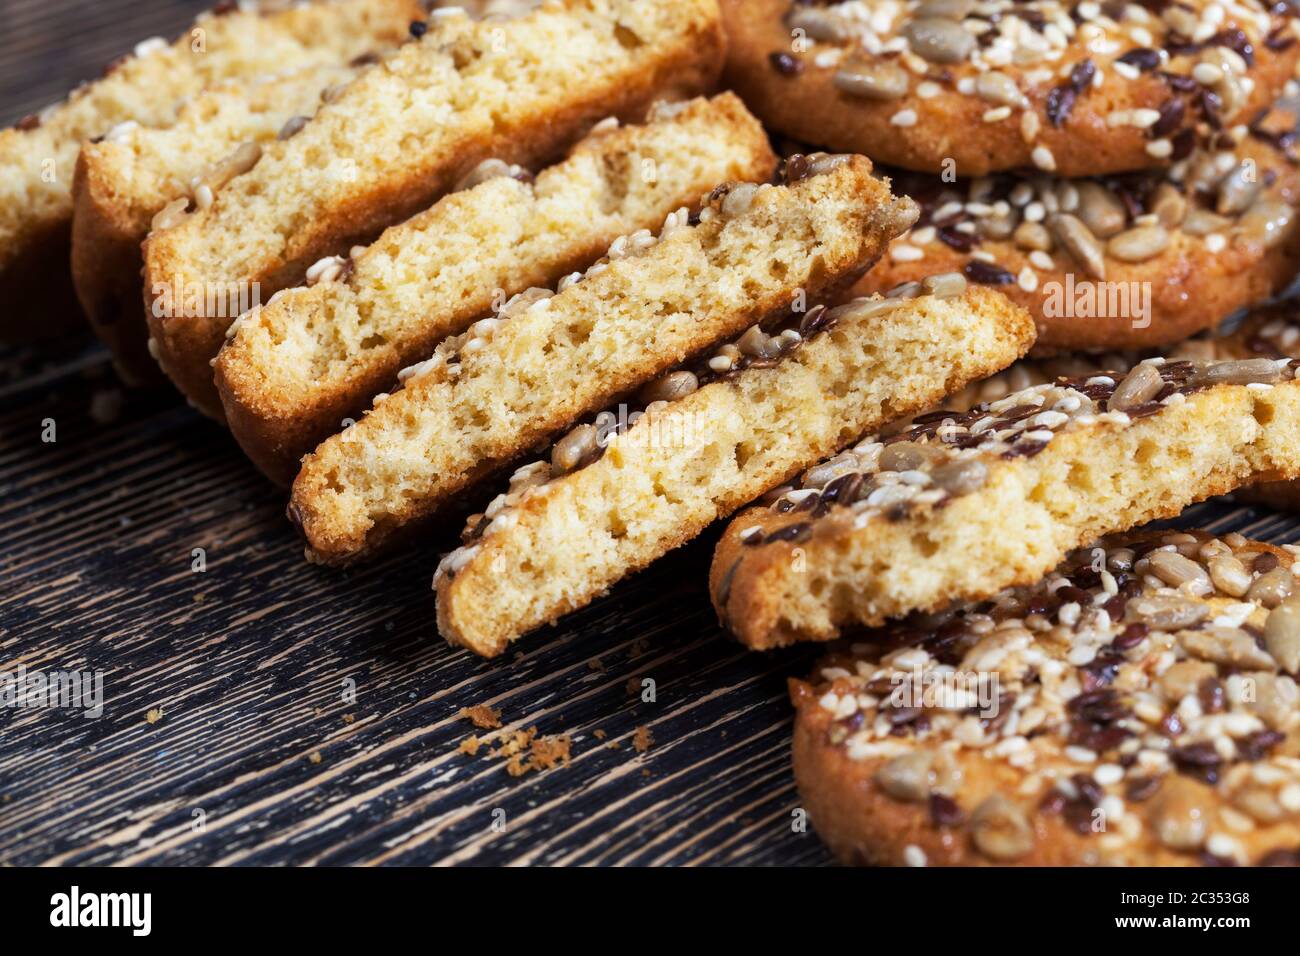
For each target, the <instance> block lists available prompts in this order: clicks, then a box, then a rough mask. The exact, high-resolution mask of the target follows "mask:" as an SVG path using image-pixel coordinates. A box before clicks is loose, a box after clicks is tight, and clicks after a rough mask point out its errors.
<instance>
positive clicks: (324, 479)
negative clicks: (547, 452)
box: [289, 156, 915, 564]
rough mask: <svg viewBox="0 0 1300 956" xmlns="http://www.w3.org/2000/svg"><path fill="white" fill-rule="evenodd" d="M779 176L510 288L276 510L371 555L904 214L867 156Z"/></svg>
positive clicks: (796, 296)
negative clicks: (494, 313) (549, 279)
mask: <svg viewBox="0 0 1300 956" xmlns="http://www.w3.org/2000/svg"><path fill="white" fill-rule="evenodd" d="M785 177H786V179H793V182H790V183H789V184H788V185H777V186H773V185H764V186H755V185H754V184H752V183H731V184H725V185H723V186H720V187H718V188H716V189H715V190H714V191H713V192H712V193H711V194H710V197H709V199H708V201H707V204H706V206H705V208H704V209H703V210H702V211H701V212H700V213H699V217H698V222H694V220H692V221H688V220H687V219H686V216H685V215H684V214H679V213H674V214H672V215H671V216H670V217H669V220H668V222H666V223H665V225H664V229H663V231H662V233H661V235H660V236H659V237H655V236H653V235H648V234H644V233H643V234H641V235H640V236H637V237H632V238H631V239H630V240H629V239H623V238H620V239H619V240H616V241H615V243H614V245H613V246H612V247H611V252H610V255H609V256H608V257H607V259H604V260H601V261H600V262H598V263H596V264H595V265H594V266H592V267H591V268H590V269H589V270H588V271H587V273H586V274H585V276H574V277H568V278H566V279H565V280H564V281H563V282H562V283H561V288H560V291H559V292H558V294H554V295H552V294H551V293H550V292H547V291H545V290H541V289H538V290H535V291H532V290H530V291H528V292H525V293H521V295H520V296H519V297H518V298H517V301H515V302H512V303H508V304H507V306H506V308H505V309H504V310H503V315H502V316H501V317H500V318H495V319H484V320H481V321H480V322H478V323H475V324H474V325H473V326H471V327H470V329H469V331H468V332H466V333H464V334H463V335H460V336H456V337H453V338H450V339H447V340H446V341H444V342H443V343H442V344H441V345H440V346H438V348H437V350H436V351H435V352H434V354H433V357H432V358H430V359H428V360H426V361H424V362H421V363H420V364H419V365H418V366H415V367H414V368H412V369H410V370H407V371H406V372H405V373H404V374H403V375H402V379H403V380H404V381H405V387H404V388H402V389H401V390H400V391H398V392H396V393H394V394H392V395H389V396H380V398H381V399H382V401H378V400H377V402H376V407H375V408H374V409H373V410H372V411H371V412H370V413H369V414H368V415H367V416H366V417H365V418H364V419H362V420H361V421H359V422H357V423H356V424H355V425H353V426H352V427H350V428H348V429H347V430H346V431H344V432H342V433H341V434H339V435H335V436H334V437H332V438H330V439H329V440H328V441H326V442H324V443H323V444H322V445H321V446H320V448H318V449H317V450H316V451H315V452H314V453H313V454H311V455H308V456H307V457H306V458H305V459H304V460H303V467H302V471H301V472H300V473H299V475H298V477H297V479H296V480H295V481H294V485H293V496H292V500H291V502H290V506H289V514H290V517H291V518H292V519H294V520H295V521H296V522H297V523H298V524H299V526H300V527H301V528H302V530H303V533H304V534H305V536H306V539H307V544H308V549H307V554H308V557H309V558H311V559H313V560H317V561H322V562H325V563H331V564H339V563H345V562H347V561H350V560H353V559H356V558H358V557H361V556H363V555H365V554H366V553H368V552H371V551H373V550H374V549H375V548H376V547H377V546H378V545H379V544H380V543H381V542H382V541H383V540H384V539H385V538H387V537H388V536H389V535H390V534H392V533H393V532H394V531H396V530H398V529H399V528H404V527H409V526H411V525H412V523H413V522H415V521H417V520H418V519H421V518H424V517H426V516H428V515H430V514H432V513H433V512H435V511H436V510H438V509H439V508H440V507H441V506H443V505H445V504H447V503H448V502H449V501H450V500H451V499H453V498H455V497H456V496H457V495H458V494H460V493H461V492H462V491H463V490H464V489H466V488H467V487H468V486H470V485H471V484H473V483H475V482H477V481H479V480H480V479H483V478H486V477H488V476H490V475H491V474H492V473H494V472H496V471H498V470H500V469H501V468H503V467H504V466H506V465H508V464H509V463H511V462H512V461H515V460H517V459H519V458H520V457H522V456H523V455H525V454H527V452H528V450H529V449H532V448H536V447H538V445H539V444H543V443H545V442H547V441H548V440H549V439H551V438H553V437H554V436H556V435H557V434H559V433H561V432H563V431H564V430H565V429H567V428H569V427H570V426H572V425H574V424H575V423H576V422H577V421H578V420H579V419H580V418H581V417H582V416H584V415H588V414H594V413H595V412H597V411H599V410H600V409H602V408H605V407H607V406H608V405H610V404H611V403H612V402H613V401H615V400H616V399H617V398H618V397H620V396H622V395H624V394H627V393H628V392H630V391H632V390H634V389H636V388H637V387H638V386H640V385H642V384H644V383H645V382H646V381H648V380H650V379H653V378H655V377H656V376H658V375H660V374H661V373H663V372H665V371H667V370H669V369H671V368H672V367H673V366H675V365H678V364H680V363H681V362H683V361H684V360H686V359H687V358H688V357H690V356H692V355H695V354H697V353H699V352H700V351H702V350H703V349H705V348H707V347H708V346H709V345H711V344H713V343H715V342H718V341H720V340H722V339H725V338H727V337H729V336H732V335H737V334H739V333H740V332H741V331H743V330H744V329H746V328H748V327H749V326H750V325H753V324H755V323H756V322H764V321H768V320H771V321H776V320H779V319H780V318H781V317H782V316H783V315H785V314H787V313H788V311H789V310H790V309H791V308H792V306H797V305H799V304H800V303H801V302H802V301H806V299H805V298H804V297H805V296H806V297H807V299H811V300H812V301H817V300H818V299H821V298H824V297H826V296H827V294H828V291H829V290H831V289H834V288H836V287H839V286H841V285H844V284H847V283H849V282H852V281H853V280H854V279H856V277H857V276H858V275H859V274H860V273H861V271H862V270H863V269H865V268H867V266H868V265H870V263H871V262H872V261H873V260H874V259H875V257H876V256H878V255H879V254H880V252H881V251H882V250H883V249H884V245H885V243H887V242H888V241H889V239H890V238H891V237H892V236H894V235H897V234H898V233H899V232H900V231H902V230H903V229H906V228H907V225H908V224H909V223H910V222H911V219H912V216H913V215H914V211H915V210H914V207H913V205H912V203H911V202H909V201H908V200H905V199H896V198H894V197H893V196H891V195H890V193H889V187H888V186H887V185H886V184H885V183H883V182H881V181H880V180H877V179H875V178H874V177H872V175H871V164H870V162H868V161H867V160H866V159H864V158H862V157H849V156H816V157H799V158H797V159H795V160H791V161H790V162H788V163H787V164H786V168H785ZM503 319H505V321H503Z"/></svg>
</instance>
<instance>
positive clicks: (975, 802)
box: [791, 532, 1300, 866]
mask: <svg viewBox="0 0 1300 956" xmlns="http://www.w3.org/2000/svg"><path fill="white" fill-rule="evenodd" d="M1099 548H1100V549H1101V550H1100V551H1099V550H1098V549H1099ZM1147 549H1151V550H1150V551H1148V550H1147ZM1157 552H1163V554H1164V557H1163V558H1161V559H1160V560H1161V561H1162V562H1164V563H1163V564H1162V565H1161V567H1160V568H1159V569H1158V571H1159V573H1160V574H1163V575H1166V576H1167V577H1171V576H1172V575H1173V574H1174V572H1175V571H1176V570H1177V569H1181V568H1185V567H1191V568H1194V569H1196V568H1199V571H1198V572H1197V574H1198V575H1199V577H1198V578H1197V583H1196V584H1195V585H1191V584H1184V585H1182V587H1183V590H1182V591H1178V590H1176V589H1175V588H1174V587H1173V586H1172V585H1171V584H1170V583H1169V581H1168V580H1166V579H1165V578H1160V577H1155V576H1154V572H1152V571H1151V570H1150V568H1151V557H1150V555H1151V554H1154V553H1157ZM1099 555H1101V556H1102V557H1100V558H1099V557H1098V556H1099ZM1294 557H1295V556H1294V554H1293V553H1292V552H1291V551H1289V550H1285V549H1282V548H1276V547H1273V546H1271V545H1267V544H1262V543H1258V542H1252V541H1248V540H1246V539H1244V538H1242V537H1241V536H1240V535H1225V536H1224V537H1222V538H1215V537H1214V536H1213V535H1211V534H1209V533H1205V532H1195V533H1181V532H1155V533H1148V534H1137V535H1130V536H1115V537H1114V538H1112V539H1108V540H1103V541H1101V542H1098V543H1097V545H1096V546H1094V547H1093V548H1088V549H1084V550H1082V551H1081V552H1079V553H1077V554H1075V555H1072V556H1071V557H1070V558H1069V559H1067V562H1066V563H1065V564H1063V565H1062V568H1061V569H1059V570H1058V572H1057V573H1054V574H1053V575H1052V576H1050V577H1049V578H1047V579H1045V581H1044V582H1040V583H1039V584H1037V585H1034V586H1032V587H1028V588H1022V589H1018V590H1015V591H1009V592H1004V593H1003V594H1002V595H1000V596H999V598H998V599H997V600H995V601H993V602H990V603H989V604H985V605H980V606H978V607H972V608H970V609H968V610H965V611H959V612H956V613H955V614H952V615H948V616H946V617H945V618H944V619H942V620H940V621H937V622H929V623H922V622H920V621H911V622H908V623H901V624H898V625H894V626H893V627H891V628H889V629H884V630H881V631H874V632H869V633H867V634H864V635H862V640H860V641H858V642H857V643H855V644H853V645H852V646H851V647H848V648H844V649H842V650H840V651H836V652H834V653H832V654H831V655H830V656H829V657H828V658H827V659H826V660H825V661H824V662H823V663H822V664H821V665H820V666H819V667H818V669H817V671H816V673H815V675H814V677H813V678H812V680H811V681H809V682H805V681H800V680H795V681H791V699H792V701H793V703H794V705H795V708H796V711H797V716H796V722H795V731H794V769H795V778H796V781H797V783H798V787H799V793H800V797H801V805H802V806H803V807H804V808H805V809H806V810H807V811H808V813H809V815H810V817H811V819H812V822H813V824H814V826H815V828H816V830H817V832H818V834H819V835H820V836H821V837H822V839H823V840H825V841H826V843H827V844H828V845H829V846H830V848H831V849H832V851H833V852H834V853H835V855H836V856H837V857H838V858H839V859H840V860H841V861H843V862H846V863H857V864H861V863H876V864H886V865H914V866H916V865H933V866H972V865H974V866H989V865H1018V866H1062V865H1146V866H1187V865H1197V864H1209V863H1214V864H1223V863H1233V864H1243V863H1249V864H1260V863H1265V864H1269V865H1296V862H1297V860H1300V694H1298V693H1297V691H1296V685H1295V682H1294V679H1293V674H1289V673H1288V668H1290V669H1291V671H1294V669H1295V667H1296V662H1295V660H1294V656H1295V654H1296V653H1297V649H1300V644H1297V643H1296V642H1297V641H1300V633H1297V632H1296V630H1295V627H1296V626H1300V605H1298V604H1296V603H1295V602H1294V601H1293V600H1286V601H1283V600H1282V599H1281V598H1280V594H1281V592H1280V591H1278V590H1276V589H1275V588H1274V587H1273V585H1275V584H1276V583H1277V582H1278V581H1287V582H1290V583H1291V585H1294V578H1293V577H1291V574H1290V569H1291V567H1292V564H1293V561H1294ZM1135 562H1136V564H1137V566H1138V567H1139V568H1140V567H1141V566H1142V562H1145V563H1146V566H1147V567H1146V568H1145V569H1143V570H1144V571H1145V572H1146V573H1135V572H1134V570H1133V568H1134V563H1135ZM1210 562H1213V564H1211V563H1210ZM1126 563H1127V565H1128V568H1129V570H1127V571H1125V570H1122V569H1121V566H1122V565H1124V564H1126ZM1099 569H1100V570H1099ZM1103 572H1104V573H1103ZM1265 575H1271V577H1270V578H1269V579H1267V581H1266V582H1265V583H1259V582H1261V579H1264V578H1265ZM1130 582H1131V583H1130ZM1112 586H1114V587H1115V589H1116V592H1115V594H1114V595H1112V594H1111V593H1110V588H1111V587H1112ZM1193 587H1194V588H1195V591H1196V593H1193V592H1192V590H1189V588H1193ZM1207 587H1208V588H1209V590H1208V592H1207V590H1206V589H1207ZM1243 589H1245V590H1244V591H1243ZM1098 594H1100V595H1101V597H1100V598H1099V599H1098V600H1100V601H1101V602H1102V603H1100V604H1094V603H1091V602H1092V599H1093V597H1094V596H1095V595H1098ZM1158 602H1163V604H1161V603H1158ZM1279 604H1282V605H1283V608H1282V610H1280V611H1278V612H1276V619H1275V620H1274V619H1271V617H1270V616H1271V615H1273V614H1274V611H1273V609H1274V608H1275V607H1277V606H1278V605H1279ZM1162 607H1163V608H1164V609H1171V610H1165V611H1163V613H1167V614H1169V615H1170V616H1167V617H1165V618H1163V619H1162V618H1160V617H1159V616H1158V615H1159V613H1162ZM1175 612H1176V613H1178V614H1184V615H1186V617H1187V618H1188V620H1189V622H1190V619H1191V618H1192V617H1197V618H1198V621H1197V622H1196V623H1189V624H1188V625H1186V626H1189V627H1191V628H1192V629H1191V630H1185V629H1182V627H1183V626H1182V625H1178V620H1177V618H1175V617H1174V616H1172V614H1173V613H1175ZM1103 613H1104V615H1105V617H1104V618H1103V617H1102V615H1103ZM1212 617H1213V619H1214V620H1215V621H1221V622H1222V623H1215V624H1210V623H1209V622H1210V620H1211V618H1212ZM1238 619H1239V622H1238V623H1235V624H1234V623H1231V622H1232V621H1238ZM1293 621H1294V622H1295V624H1294V625H1293V624H1292V623H1291V622H1293ZM1256 633H1258V634H1260V635H1261V636H1260V638H1259V639H1258V643H1257V641H1256V639H1255V638H1254V637H1252V636H1251V635H1253V634H1256ZM1264 635H1267V637H1265V636H1264ZM1284 635H1285V636H1284ZM1085 648H1086V650H1084V649H1085ZM1089 655H1091V656H1089ZM945 667H946V668H949V669H948V671H947V676H946V677H945V676H941V674H942V668H945ZM936 668H938V669H936ZM952 675H959V676H960V679H958V678H956V677H953V676H952ZM918 681H919V684H918ZM945 681H946V682H945ZM980 681H983V683H980ZM907 684H910V685H911V687H913V688H916V687H918V686H919V687H921V688H922V689H923V690H926V691H930V690H931V688H933V696H930V697H928V698H926V697H921V698H920V700H919V701H918V699H917V698H916V697H915V696H914V697H912V698H911V699H907V698H905V697H903V696H901V693H902V691H899V690H897V689H898V688H900V687H901V686H904V685H907ZM941 689H942V690H945V691H946V690H949V689H951V690H961V691H964V692H965V693H966V694H968V695H970V696H968V697H967V698H966V701H965V703H972V702H973V700H974V699H975V698H978V703H973V705H972V706H971V707H969V708H963V707H962V706H961V702H958V701H957V700H956V698H948V702H950V703H952V704H954V705H955V706H949V707H943V706H937V707H936V706H934V705H936V704H942V703H943V702H944V698H942V697H941V696H939V693H940V692H941ZM896 694H898V695H900V696H895V695H896ZM917 704H920V705H921V706H913V705H917ZM994 705H995V706H994Z"/></svg>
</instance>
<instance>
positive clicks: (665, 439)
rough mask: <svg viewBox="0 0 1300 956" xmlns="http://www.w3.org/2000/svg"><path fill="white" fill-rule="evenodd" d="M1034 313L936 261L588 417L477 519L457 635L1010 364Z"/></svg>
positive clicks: (1024, 345) (526, 620) (520, 621)
mask: <svg viewBox="0 0 1300 956" xmlns="http://www.w3.org/2000/svg"><path fill="white" fill-rule="evenodd" d="M1032 340H1033V323H1032V322H1031V320H1030V319H1029V317H1028V315H1026V314H1025V313H1024V312H1023V311H1022V310H1020V309H1018V308H1016V307H1015V306H1013V305H1011V304H1010V302H1008V301H1007V299H1006V298H1005V297H1004V296H1001V295H998V294H997V293H996V292H992V291H990V290H988V289H982V288H979V287H970V288H968V286H967V283H966V281H965V280H964V279H963V278H962V277H961V276H960V275H946V276H933V277H931V278H930V279H929V280H928V283H927V286H926V288H925V290H923V294H921V295H919V296H915V297H909V298H903V297H899V298H895V299H883V298H879V297H877V298H874V299H863V300H859V301H857V302H852V303H849V304H847V305H843V306H840V307H837V308H834V309H829V310H828V309H826V308H824V307H819V308H814V309H812V310H809V311H808V312H806V313H802V314H799V315H796V316H794V317H792V318H791V320H790V321H788V322H787V323H786V324H785V325H784V326H783V327H780V328H772V329H769V330H764V329H762V328H761V327H759V326H753V327H752V328H750V329H749V330H748V331H746V332H745V333H744V334H743V335H742V336H740V337H739V339H738V340H736V341H735V342H732V343H729V344H728V345H724V346H722V347H721V348H720V349H717V350H716V351H714V352H712V353H711V354H709V355H706V356H704V357H701V358H700V359H697V360H695V361H693V362H691V363H689V365H688V366H686V367H679V368H677V369H674V370H673V371H671V372H669V373H668V374H666V375H664V376H662V377H660V378H658V379H656V380H655V381H653V382H650V383H649V384H647V385H646V386H645V387H644V388H642V389H641V391H640V392H639V393H638V394H637V396H635V397H634V398H632V399H631V400H630V401H628V402H625V403H623V404H621V405H620V406H619V407H618V408H616V409H612V410H608V411H606V412H603V413H601V414H600V415H598V416H596V417H595V419H594V420H593V421H589V422H584V423H583V424H581V425H579V426H578V427H577V428H575V429H574V430H572V431H571V432H569V433H568V434H567V435H565V436H564V437H563V438H561V439H560V440H559V441H557V442H556V443H555V444H554V445H553V446H552V447H551V448H550V449H548V451H547V452H546V453H545V455H544V457H543V459H542V460H541V461H536V462H533V463H531V464H529V465H525V466H524V467H523V468H521V469H519V470H518V471H517V472H516V473H515V475H514V478H513V479H512V480H511V483H510V487H509V489H508V490H507V492H506V493H504V494H502V495H500V496H498V497H497V498H496V499H495V500H494V501H493V502H492V503H491V504H490V505H489V506H488V508H487V510H486V512H485V513H484V514H480V515H475V516H473V517H471V518H470V520H469V523H468V525H467V527H466V529H465V534H464V536H463V539H462V546H461V547H460V548H458V549H457V550H456V551H454V552H452V553H451V554H449V555H447V556H446V557H445V558H444V559H443V561H442V563H441V564H440V565H439V568H438V572H437V574H436V575H435V576H434V585H435V588H436V589H437V592H438V624H439V629H440V630H441V632H442V634H443V636H444V637H446V638H447V639H448V640H449V641H451V642H452V643H456V644H461V645H464V646H466V647H469V648H470V649H472V650H474V651H475V652H476V653H479V654H483V655H487V656H491V655H495V654H498V653H501V652H502V651H503V650H505V648H506V646H507V645H508V643H509V642H510V641H512V640H515V639H516V638H518V637H520V636H521V635H522V634H524V633H525V632H527V631H529V630H531V629H532V628H535V627H538V626H540V625H542V624H544V623H548V622H553V621H555V620H556V619H558V618H559V617H560V616H562V615H563V614H566V613H568V612H569V611H572V610H575V609H576V608H579V607H582V606H584V605H585V604H587V603H588V602H590V601H591V600H592V599H593V598H595V597H597V596H598V595H599V594H601V593H602V592H603V591H604V590H605V589H606V588H608V587H609V586H611V585H613V584H614V583H615V582H617V581H619V580H620V579H622V578H623V577H626V576H627V575H629V574H631V573H632V572H634V571H636V570H639V569H640V568H643V567H645V566H646V565H648V564H649V563H650V562H651V561H654V560H655V559H656V558H658V557H660V556H662V555H663V554H665V553H667V552H668V551H669V550H671V549H672V548H675V547H677V546H679V545H681V544H683V543H685V542H686V541H688V540H690V539H691V538H693V537H694V536H695V535H697V534H699V533H700V532H701V531H702V530H704V528H705V527H707V526H708V525H709V523H710V522H712V521H714V520H716V519H717V518H719V517H724V516H726V515H727V514H730V513H731V512H732V511H734V510H735V509H736V508H738V507H740V506H741V505H742V504H744V503H745V502H747V501H750V500H752V499H753V498H754V497H755V496H757V495H758V494H760V493H762V492H763V491H764V490H766V489H767V488H770V487H771V486H773V485H775V484H779V483H780V482H782V481H785V480H787V479H788V478H790V477H791V476H792V475H794V474H795V473H797V472H798V471H800V470H801V469H803V468H807V467H808V466H810V465H812V464H814V463H815V462H816V461H817V460H818V459H819V458H821V457H823V456H824V455H826V454H829V453H831V452H833V451H835V450H837V449H839V448H842V447H843V446H844V445H845V444H847V443H848V442H850V441H852V440H853V439H854V438H856V437H857V436H858V435H860V434H861V433H862V432H864V431H867V430H869V429H872V428H876V427H879V426H880V424H882V423H883V422H884V421H885V420H887V419H888V417H889V416H891V415H895V414H899V413H906V412H908V411H910V410H914V409H919V408H924V407H927V406H928V405H929V404H930V403H932V402H934V401H936V400H938V398H939V397H941V396H942V395H943V393H944V392H945V391H947V390H949V389H952V388H956V387H960V386H961V385H963V384H964V383H966V382H969V381H971V380H972V379H974V378H979V377H981V376H983V375H984V374H986V373H987V372H988V371H989V370H991V369H996V368H1000V367H1003V366H1005V365H1006V364H1007V363H1008V362H1010V361H1011V360H1012V359H1014V358H1015V357H1016V356H1017V355H1022V354H1024V352H1025V351H1026V350H1027V349H1028V348H1029V345H1030V343H1031V342H1032Z"/></svg>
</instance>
